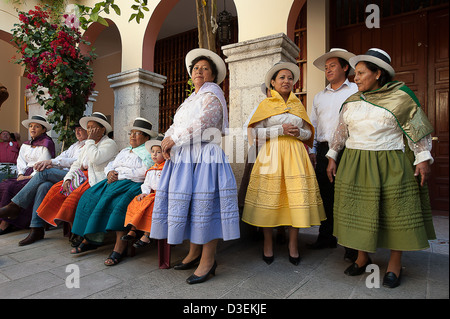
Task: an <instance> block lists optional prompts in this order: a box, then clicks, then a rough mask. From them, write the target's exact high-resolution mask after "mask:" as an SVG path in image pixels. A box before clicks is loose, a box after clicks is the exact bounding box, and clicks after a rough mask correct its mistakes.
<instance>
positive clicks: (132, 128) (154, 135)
mask: <svg viewBox="0 0 450 319" xmlns="http://www.w3.org/2000/svg"><path fill="white" fill-rule="evenodd" d="M125 130H126V131H127V132H130V131H131V130H136V131H141V132H144V133H147V134H148V135H150V136H151V137H152V138H155V137H157V136H158V133H156V132H155V131H153V130H147V129H145V128H142V127H137V126H132V127H130V128H125Z"/></svg>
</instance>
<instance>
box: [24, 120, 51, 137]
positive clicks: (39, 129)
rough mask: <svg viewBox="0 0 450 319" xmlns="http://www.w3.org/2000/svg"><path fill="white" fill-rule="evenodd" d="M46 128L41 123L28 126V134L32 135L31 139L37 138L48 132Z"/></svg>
mask: <svg viewBox="0 0 450 319" xmlns="http://www.w3.org/2000/svg"><path fill="white" fill-rule="evenodd" d="M46 131H47V130H46V128H45V127H43V126H42V125H41V124H39V123H30V124H28V133H30V136H31V138H33V139H34V138H36V137H38V136H40V135H42V134H44V133H45V132H46Z"/></svg>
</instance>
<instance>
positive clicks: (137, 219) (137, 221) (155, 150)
mask: <svg viewBox="0 0 450 319" xmlns="http://www.w3.org/2000/svg"><path fill="white" fill-rule="evenodd" d="M145 147H146V148H147V150H148V151H149V152H150V153H151V154H152V160H153V162H155V165H153V166H152V167H150V168H149V169H148V171H147V172H146V175H145V180H144V184H142V186H141V190H142V194H140V195H138V196H136V197H135V198H134V199H133V201H132V202H131V203H130V205H128V209H127V214H126V217H125V226H126V227H129V226H131V230H130V231H129V232H128V234H127V235H125V236H123V237H122V238H121V239H122V240H128V241H129V240H134V239H136V235H137V231H138V230H139V231H143V232H144V235H143V236H142V237H141V239H139V240H138V241H137V242H136V243H134V245H133V246H134V247H136V248H141V247H145V246H147V245H148V244H150V229H151V225H152V212H153V205H154V203H155V191H156V187H158V183H159V180H160V178H161V172H162V169H163V168H164V163H165V162H166V160H165V159H164V156H163V153H162V148H161V141H160V140H151V141H148V142H146V143H145Z"/></svg>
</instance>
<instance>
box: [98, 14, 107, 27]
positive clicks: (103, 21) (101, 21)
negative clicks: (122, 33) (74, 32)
mask: <svg viewBox="0 0 450 319" xmlns="http://www.w3.org/2000/svg"><path fill="white" fill-rule="evenodd" d="M97 22H98V23H100V24H102V25H104V26H106V27H109V24H108V22H107V21H106V20H105V19H104V18H102V17H100V16H99V17H98V19H97Z"/></svg>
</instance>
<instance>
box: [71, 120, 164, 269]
mask: <svg viewBox="0 0 450 319" xmlns="http://www.w3.org/2000/svg"><path fill="white" fill-rule="evenodd" d="M128 134H129V136H130V146H129V147H126V148H125V149H123V150H122V151H121V152H120V153H119V154H118V155H117V156H116V158H115V159H114V160H113V161H111V162H109V164H108V165H107V166H106V168H105V174H106V176H107V179H106V180H104V181H102V182H100V183H98V184H97V185H95V186H94V187H91V188H90V189H88V190H87V191H86V192H85V193H84V194H83V196H82V197H81V199H80V202H79V203H78V207H77V210H76V213H75V220H74V222H73V227H72V232H73V233H74V234H76V235H79V236H83V237H84V240H83V242H82V243H81V244H80V246H78V247H75V248H74V249H72V251H71V253H72V254H78V253H82V252H85V251H88V250H92V249H96V248H97V247H98V246H99V245H101V244H102V242H103V237H104V234H105V232H106V231H116V238H117V240H116V245H115V247H114V250H113V252H112V253H111V255H110V256H109V257H108V259H106V261H105V264H106V265H107V266H109V265H115V264H117V263H118V262H119V261H120V260H121V259H122V258H123V255H124V252H125V248H126V247H127V243H126V242H124V241H122V240H120V238H121V237H122V236H123V235H125V227H124V226H123V225H124V222H125V214H126V212H127V207H128V204H129V203H130V202H131V201H132V199H133V198H134V197H136V196H137V195H139V193H140V192H141V185H142V183H143V182H144V179H145V172H146V171H147V170H148V169H149V168H150V167H151V166H153V165H154V162H153V161H152V158H151V155H150V153H149V152H148V151H147V149H146V148H145V142H147V141H148V140H150V138H151V137H156V136H157V135H158V134H157V133H156V132H154V131H152V124H151V123H150V122H149V121H147V120H146V119H143V118H137V119H136V120H135V121H134V123H133V127H131V129H130V130H129V133H128Z"/></svg>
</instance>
